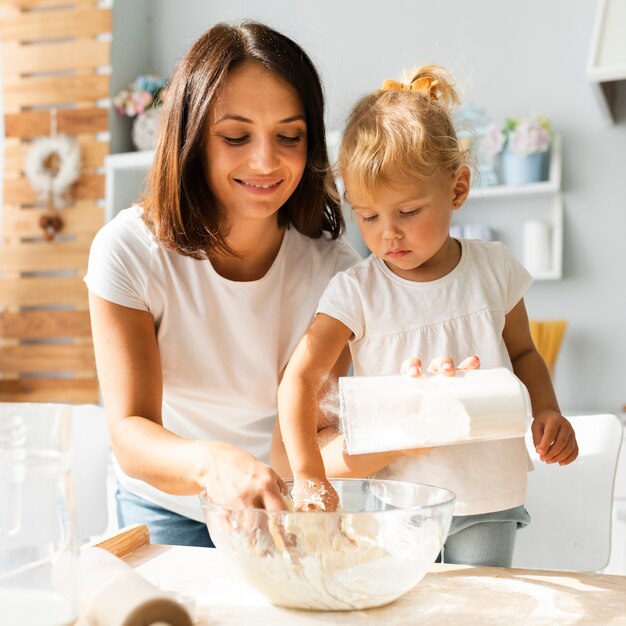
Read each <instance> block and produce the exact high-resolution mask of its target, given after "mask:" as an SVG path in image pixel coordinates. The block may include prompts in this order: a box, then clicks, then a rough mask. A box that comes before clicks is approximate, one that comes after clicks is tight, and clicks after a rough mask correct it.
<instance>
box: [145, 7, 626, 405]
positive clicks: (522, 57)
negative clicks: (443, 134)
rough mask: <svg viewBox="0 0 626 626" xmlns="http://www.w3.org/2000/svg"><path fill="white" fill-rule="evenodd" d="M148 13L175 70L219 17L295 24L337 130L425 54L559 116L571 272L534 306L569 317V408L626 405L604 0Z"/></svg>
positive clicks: (503, 96) (487, 91)
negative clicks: (600, 101) (606, 116)
mask: <svg viewBox="0 0 626 626" xmlns="http://www.w3.org/2000/svg"><path fill="white" fill-rule="evenodd" d="M151 10H152V20H153V22H152V25H153V29H154V30H153V35H152V42H153V49H152V52H153V55H154V60H155V67H156V69H157V70H158V71H160V72H162V73H164V74H166V73H169V71H170V70H171V67H172V65H173V64H174V63H175V62H176V61H177V60H178V59H180V57H181V55H182V54H183V53H184V51H185V49H186V48H187V46H188V45H189V44H190V43H191V42H192V41H193V40H194V39H195V38H196V37H197V36H198V35H200V34H201V33H202V32H203V31H204V30H205V29H206V28H208V27H209V26H211V25H212V24H213V23H215V22H217V21H222V20H227V21H233V20H242V19H246V18H250V19H258V20H260V21H264V22H266V23H268V24H270V25H273V26H275V27H277V28H278V29H280V30H282V31H283V32H285V33H286V34H288V35H291V36H292V37H294V38H295V39H296V40H297V41H298V42H299V43H300V44H301V45H302V46H303V47H304V48H305V49H306V50H307V51H308V52H309V53H310V54H311V56H312V57H313V59H314V60H315V62H316V63H317V65H318V67H319V69H320V71H321V74H322V77H323V80H324V83H325V87H326V94H327V100H328V116H327V120H328V124H329V127H331V128H333V127H340V125H341V123H342V121H343V119H344V118H345V115H346V113H347V111H348V110H349V108H350V106H351V104H352V103H353V101H354V100H355V99H356V97H358V96H359V95H361V94H362V93H363V92H365V91H367V90H370V89H373V88H376V87H377V86H378V85H379V83H380V82H381V80H382V79H383V78H387V77H397V76H398V75H399V73H400V71H401V70H402V69H403V68H404V67H405V66H411V65H413V64H415V63H422V62H425V61H436V62H438V63H441V64H443V65H446V66H448V67H449V68H450V69H451V70H452V71H453V72H454V73H455V75H456V77H457V80H458V81H459V82H460V83H461V84H462V85H464V87H465V96H466V100H472V101H473V102H475V103H476V104H477V105H480V106H483V107H486V108H487V110H488V111H489V113H490V114H491V115H492V116H493V117H494V118H498V119H499V118H501V117H504V116H507V115H521V114H526V113H530V112H540V113H543V114H545V115H547V116H549V117H550V118H551V119H552V121H553V124H554V126H555V127H556V129H557V130H558V131H559V132H560V133H561V134H562V135H563V142H564V157H563V158H564V162H563V172H564V175H563V188H564V192H565V243H564V278H563V280H560V281H556V282H554V281H549V282H537V283H535V284H534V285H533V287H532V288H531V290H530V292H529V294H528V295H527V298H526V303H527V308H528V310H529V313H530V315H531V316H533V317H536V318H561V317H563V318H566V319H567V320H569V328H568V331H567V333H566V336H565V340H564V345H563V348H562V352H561V355H560V357H559V361H558V363H557V370H556V378H555V385H556V388H557V392H558V395H559V397H560V400H561V404H562V406H563V407H564V408H565V409H569V410H586V409H592V410H606V411H613V412H615V411H619V410H620V409H621V407H622V405H623V404H624V403H626V365H625V363H626V323H625V320H626V277H625V273H626V266H625V264H624V255H623V254H622V250H623V249H624V236H625V235H626V206H625V204H626V202H625V200H624V194H623V193H622V184H623V182H624V178H625V177H626V115H624V113H623V111H624V109H625V108H626V106H625V105H626V102H625V100H626V99H625V98H624V90H622V91H621V93H620V98H621V103H620V107H619V110H620V112H621V113H620V117H621V124H618V125H616V126H613V127H606V126H605V125H604V123H603V121H602V118H601V116H600V113H599V111H598V109H597V108H596V107H597V105H596V102H595V101H594V99H593V95H592V93H591V90H590V88H589V86H588V84H587V83H586V81H585V76H584V71H585V65H586V60H587V54H588V48H589V42H590V38H591V30H592V24H593V19H594V15H595V0H525V1H524V2H519V1H514V0H474V1H473V2H468V1H467V0H439V1H437V2H433V1H432V0H388V1H387V2H385V3H383V2H379V1H377V0H343V1H341V0H339V1H338V0H316V2H304V1H294V0H264V1H263V2H258V1H256V0H211V2H203V1H202V0H177V1H176V2H174V1H173V0H152V2H151ZM466 209H467V208H466ZM467 210H469V209H467Z"/></svg>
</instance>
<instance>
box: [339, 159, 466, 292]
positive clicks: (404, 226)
mask: <svg viewBox="0 0 626 626" xmlns="http://www.w3.org/2000/svg"><path fill="white" fill-rule="evenodd" d="M345 185H346V196H347V198H348V201H349V202H350V204H351V205H352V209H353V210H354V213H355V215H356V218H357V220H358V223H359V228H360V230H361V234H362V236H363V240H364V241H365V243H366V245H367V247H368V248H369V249H370V250H371V251H372V252H373V253H374V254H375V255H376V256H377V257H379V258H381V259H382V260H383V261H384V262H385V264H386V265H387V267H388V268H389V269H390V270H391V271H392V272H393V273H394V274H397V275H398V276H400V277H402V278H406V279H408V280H414V281H428V280H436V279H437V278H441V277H442V276H445V275H446V274H447V273H449V272H450V271H451V270H452V269H453V268H454V267H455V266H456V264H457V263H458V261H459V254H460V252H459V248H458V245H457V244H456V243H455V242H454V240H453V239H451V238H450V234H449V233H450V221H451V219H452V211H453V210H455V209H457V208H459V207H460V205H461V204H462V203H463V201H464V200H465V198H466V197H467V190H468V189H469V170H468V169H467V168H461V170H460V171H459V173H457V174H456V175H455V176H454V177H453V176H450V177H446V178H444V179H443V180H441V179H440V180H439V181H437V182H434V183H421V182H418V183H414V184H406V183H404V184H393V185H388V186H385V187H382V188H381V189H379V190H377V191H376V192H375V193H374V194H373V195H372V198H371V200H366V199H365V198H364V196H363V195H361V194H359V189H358V188H357V187H355V186H354V185H352V184H351V181H350V178H349V177H346V179H345ZM456 205H458V206H456Z"/></svg>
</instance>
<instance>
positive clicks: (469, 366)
mask: <svg viewBox="0 0 626 626" xmlns="http://www.w3.org/2000/svg"><path fill="white" fill-rule="evenodd" d="M479 367H480V359H479V358H478V357H477V356H476V355H474V356H469V357H467V358H466V359H463V360H462V361H461V362H460V363H459V364H458V365H457V366H456V367H455V365H454V361H452V359H451V358H450V357H449V356H440V357H438V358H436V359H433V360H432V361H431V362H430V365H429V366H428V369H427V370H426V371H428V372H431V373H433V374H443V375H444V376H454V375H455V374H456V372H457V370H464V371H467V370H477V369H478V368H479ZM400 373H401V374H406V375H407V376H421V375H422V373H423V368H422V360H421V359H419V358H418V357H412V358H410V359H406V361H404V363H402V367H401V368H400Z"/></svg>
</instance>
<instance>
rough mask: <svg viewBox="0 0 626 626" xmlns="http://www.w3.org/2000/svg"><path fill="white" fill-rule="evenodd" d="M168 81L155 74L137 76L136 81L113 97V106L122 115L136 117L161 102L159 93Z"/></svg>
mask: <svg viewBox="0 0 626 626" xmlns="http://www.w3.org/2000/svg"><path fill="white" fill-rule="evenodd" d="M165 84H166V81H165V79H163V78H160V77H159V76H154V75H153V74H142V75H141V76H137V78H136V79H135V82H134V83H131V84H130V85H129V86H128V87H127V88H126V89H122V90H121V91H120V92H119V93H117V94H116V95H115V97H114V98H113V106H114V107H115V109H116V111H117V112H118V113H119V114H120V115H125V116H126V117H135V116H137V115H141V114H142V113H145V112H146V111H147V110H148V109H150V108H153V107H156V106H158V105H159V104H160V100H159V95H160V94H161V91H163V88H164V87H165Z"/></svg>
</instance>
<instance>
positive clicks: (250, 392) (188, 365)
mask: <svg viewBox="0 0 626 626" xmlns="http://www.w3.org/2000/svg"><path fill="white" fill-rule="evenodd" d="M141 213H142V209H141V208H140V207H138V206H134V207H131V208H130V209H126V210H124V211H121V212H120V213H119V214H118V215H117V216H116V217H115V219H114V220H112V221H111V222H109V223H108V224H106V225H105V226H104V227H103V228H102V229H101V230H100V232H99V233H98V234H97V235H96V237H95V239H94V241H93V244H92V246H91V252H90V255H89V267H88V273H87V276H86V277H85V282H86V283H87V286H88V287H89V289H90V291H92V292H93V293H95V294H96V295H98V296H100V297H101V298H104V299H106V300H109V301H110V302H114V303H116V304H120V305H122V306H126V307H130V308H133V309H139V310H142V311H149V312H150V313H151V314H152V316H153V317H154V324H155V329H156V333H157V340H158V345H159V353H160V357H161V368H162V371H163V426H164V427H165V428H167V429H169V430H171V431H173V432H175V433H177V434H178V435H181V436H182V437H186V438H189V439H210V440H216V441H222V442H226V443H229V444H232V445H234V446H237V447H239V448H241V449H242V450H245V451H247V452H249V453H250V454H252V455H254V456H255V457H257V458H259V459H260V460H262V461H264V462H267V461H268V457H269V449H270V442H271V437H272V430H273V427H274V420H275V418H276V413H277V408H276V404H277V403H276V392H277V388H278V382H279V379H280V376H281V374H282V371H283V369H284V367H285V365H286V364H287V361H288V360H289V358H290V356H291V354H292V352H293V350H294V349H295V347H296V345H297V343H298V341H299V340H300V338H301V337H302V335H303V334H304V333H305V331H306V329H307V328H308V325H309V324H310V322H311V319H312V317H313V314H314V311H315V307H316V306H317V303H318V301H319V298H320V296H321V294H322V292H323V290H324V288H325V287H326V286H327V284H328V281H329V280H330V279H331V278H332V276H334V274H335V273H336V272H338V271H339V270H344V269H346V268H348V267H350V266H351V265H353V264H354V263H356V262H357V261H359V260H360V257H359V256H358V255H357V253H356V252H355V251H354V250H353V249H352V248H351V247H350V245H349V244H348V243H347V242H346V241H345V240H343V239H339V240H336V241H333V240H331V239H330V238H327V237H324V238H321V239H311V238H309V237H306V236H304V235H301V234H300V233H298V232H297V231H296V230H295V229H294V228H291V229H288V230H287V231H286V232H285V235H284V238H283V241H282V244H281V247H280V250H279V252H278V255H277V257H276V259H275V261H274V263H273V265H272V267H271V268H270V269H269V271H268V272H267V274H266V275H265V276H264V277H263V278H261V279H260V280H256V281H250V282H235V281H231V280H227V279H225V278H223V277H222V276H220V275H219V274H218V273H217V272H216V271H215V270H214V269H213V266H212V265H211V263H210V262H209V261H208V260H202V261H199V260H196V259H192V258H190V257H187V256H183V255H181V254H178V253H176V252H173V251H168V250H165V249H163V248H162V247H161V246H159V244H158V243H157V241H156V239H155V237H154V235H153V233H152V232H151V231H150V230H149V229H148V227H147V226H146V225H145V223H144V222H143V220H142V218H141ZM116 465H117V464H116ZM116 472H117V476H118V479H119V480H120V481H121V483H122V484H123V485H124V486H126V487H127V488H128V489H129V490H130V491H132V492H133V493H135V494H137V495H139V496H141V497H143V498H146V499H147V500H150V501H152V502H155V503H156V504H159V505H160V506H163V507H165V508H167V509H169V510H171V511H175V512H177V513H179V514H181V515H185V516H187V517H191V518H193V519H197V520H202V519H203V518H202V512H201V509H200V506H199V502H198V498H197V497H195V496H186V497H185V496H172V495H170V494H166V493H164V492H162V491H159V490H157V489H155V488H153V487H151V486H150V485H148V484H147V483H145V482H143V481H140V480H135V479H132V478H130V477H128V476H126V475H125V474H124V473H123V472H122V470H121V469H120V468H119V465H117V467H116Z"/></svg>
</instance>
